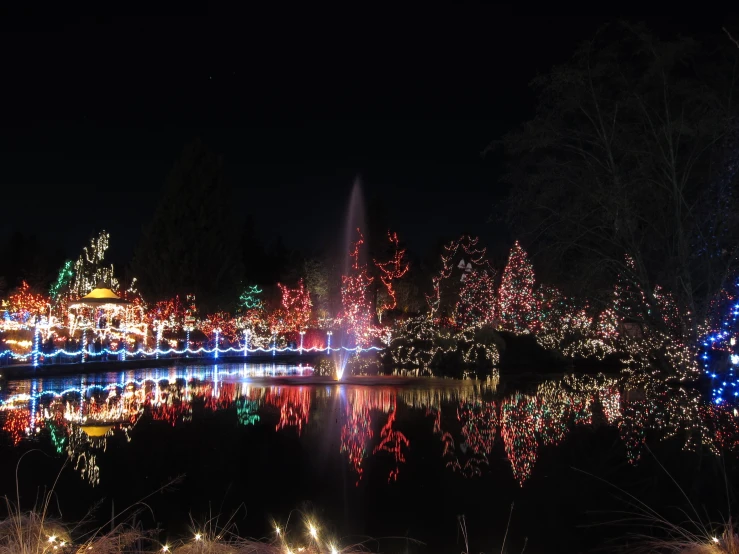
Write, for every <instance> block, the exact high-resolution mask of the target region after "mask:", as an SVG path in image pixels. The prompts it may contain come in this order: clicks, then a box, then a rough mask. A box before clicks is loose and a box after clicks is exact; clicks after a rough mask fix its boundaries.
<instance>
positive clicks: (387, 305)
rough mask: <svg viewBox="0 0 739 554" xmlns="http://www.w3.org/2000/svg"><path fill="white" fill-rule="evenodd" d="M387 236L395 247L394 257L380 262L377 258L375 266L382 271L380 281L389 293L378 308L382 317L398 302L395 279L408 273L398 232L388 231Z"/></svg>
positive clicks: (378, 313) (378, 312) (379, 315)
mask: <svg viewBox="0 0 739 554" xmlns="http://www.w3.org/2000/svg"><path fill="white" fill-rule="evenodd" d="M387 238H388V240H389V241H390V243H391V244H392V245H393V247H394V253H393V256H392V258H390V260H388V261H387V262H378V261H377V260H375V267H377V269H378V271H379V273H380V281H381V282H382V284H383V285H384V286H385V289H386V290H387V295H388V301H387V302H383V303H382V304H381V305H380V306H378V308H377V315H378V317H379V318H380V319H382V314H383V312H387V311H389V310H394V309H395V307H396V306H397V304H398V300H397V297H396V295H395V290H394V288H393V281H396V280H398V279H400V278H401V277H403V275H405V274H406V273H408V268H409V267H410V266H409V265H408V262H406V261H405V249H403V250H401V249H400V247H399V246H398V233H391V232H390V231H388V232H387Z"/></svg>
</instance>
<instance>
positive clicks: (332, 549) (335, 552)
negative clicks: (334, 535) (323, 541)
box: [329, 544, 339, 554]
mask: <svg viewBox="0 0 739 554" xmlns="http://www.w3.org/2000/svg"><path fill="white" fill-rule="evenodd" d="M329 548H330V549H331V554H339V551H338V550H336V547H335V546H334V545H333V544H332V545H331V546H329Z"/></svg>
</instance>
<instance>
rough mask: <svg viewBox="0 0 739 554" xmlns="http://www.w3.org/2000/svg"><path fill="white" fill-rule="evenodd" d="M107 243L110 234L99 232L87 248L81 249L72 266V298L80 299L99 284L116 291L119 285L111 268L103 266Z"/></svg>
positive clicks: (70, 291) (70, 288) (70, 290)
mask: <svg viewBox="0 0 739 554" xmlns="http://www.w3.org/2000/svg"><path fill="white" fill-rule="evenodd" d="M109 242H110V234H109V233H108V232H106V231H101V232H100V234H99V235H98V236H97V237H96V238H94V239H92V240H91V241H90V245H89V246H85V247H84V248H83V249H82V254H80V257H79V258H78V259H77V261H76V262H75V264H74V277H73V278H72V280H71V283H70V286H69V293H70V295H71V297H72V298H82V297H83V296H85V295H86V294H87V293H89V292H90V291H91V290H92V289H94V288H95V287H96V286H97V285H98V283H101V282H102V283H106V284H107V285H110V289H111V290H113V291H117V290H118V288H119V284H118V280H117V279H116V278H115V276H114V275H113V266H112V265H111V266H103V260H104V259H105V252H106V251H107V250H108V246H109Z"/></svg>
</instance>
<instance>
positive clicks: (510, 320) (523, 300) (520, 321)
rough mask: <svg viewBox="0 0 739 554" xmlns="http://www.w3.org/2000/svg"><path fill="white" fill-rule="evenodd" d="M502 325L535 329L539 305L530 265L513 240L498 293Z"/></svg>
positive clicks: (519, 330)
mask: <svg viewBox="0 0 739 554" xmlns="http://www.w3.org/2000/svg"><path fill="white" fill-rule="evenodd" d="M498 301H499V302H500V319H501V321H502V325H503V328H504V329H505V330H507V331H513V332H515V333H536V332H537V331H538V330H539V326H540V321H539V306H538V302H537V299H536V296H535V294H534V268H533V266H532V265H531V262H529V259H528V255H527V254H526V252H525V251H524V249H523V248H521V245H520V244H519V243H518V241H516V242H515V243H514V245H513V248H511V252H510V254H509V256H508V263H507V264H506V267H505V270H504V271H503V278H502V282H501V284H500V290H499V293H498Z"/></svg>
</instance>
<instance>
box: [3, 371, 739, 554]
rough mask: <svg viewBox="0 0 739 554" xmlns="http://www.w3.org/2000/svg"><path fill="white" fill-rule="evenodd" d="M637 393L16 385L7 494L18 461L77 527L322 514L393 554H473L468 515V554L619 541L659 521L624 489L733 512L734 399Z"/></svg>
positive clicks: (194, 374)
mask: <svg viewBox="0 0 739 554" xmlns="http://www.w3.org/2000/svg"><path fill="white" fill-rule="evenodd" d="M622 388H623V387H622V385H621V384H620V383H618V382H617V381H616V379H613V378H608V377H599V378H594V377H587V376H585V377H564V378H560V379H555V380H550V381H545V382H538V383H526V384H520V383H519V384H516V385H514V384H512V383H510V382H508V383H507V382H506V381H505V379H504V380H498V379H491V380H488V381H452V380H437V379H429V378H425V379H424V378H421V379H402V378H395V377H375V378H361V377H360V378H352V379H350V380H348V381H347V382H343V383H341V384H338V383H336V382H333V381H330V380H327V379H322V378H319V377H313V376H312V375H311V373H310V372H309V371H308V372H306V371H304V370H303V368H299V367H294V366H293V367H288V366H274V365H269V366H263V365H254V364H226V365H218V366H212V365H211V366H197V367H196V366H193V367H180V368H159V369H148V370H137V371H131V372H125V373H115V374H103V375H77V376H73V377H63V378H61V377H60V378H45V379H34V380H26V381H12V382H8V383H7V384H6V386H5V387H4V388H3V390H2V391H0V397H1V398H2V401H3V404H2V410H0V424H1V427H2V434H1V437H2V438H1V439H0V441H1V443H0V470H1V471H0V494H3V495H9V496H11V497H12V498H15V496H16V492H15V491H16V489H15V486H16V468H17V472H18V483H19V487H20V496H21V503H22V505H23V507H24V508H30V507H31V506H32V505H33V503H34V501H35V500H36V498H37V497H38V496H39V495H40V494H43V492H44V491H45V490H49V489H50V488H51V487H52V486H53V485H54V482H55V480H56V479H57V477H58V482H57V483H56V486H55V489H54V490H55V491H56V494H55V500H54V505H53V511H54V512H57V513H60V515H61V517H62V518H63V519H65V520H67V521H76V520H80V519H82V518H83V517H84V516H85V515H86V513H87V512H88V510H89V509H90V508H92V507H93V506H95V507H96V511H95V512H94V516H93V518H94V520H95V521H96V522H97V523H98V524H102V523H105V522H106V521H108V520H109V519H110V517H111V514H119V513H120V512H122V511H123V510H124V509H125V508H127V507H128V506H132V505H133V504H135V503H136V502H137V501H139V500H140V499H142V498H145V497H147V498H146V505H147V508H146V509H145V510H144V511H142V512H141V513H139V514H138V515H137V520H138V521H139V522H141V523H142V524H143V525H144V526H145V527H147V528H159V529H160V533H159V538H160V539H161V540H163V541H165V540H167V539H168V538H174V537H182V536H189V534H191V532H192V529H193V528H197V527H198V526H199V525H202V524H203V523H204V522H205V521H206V520H208V519H210V518H211V517H214V516H219V520H218V523H219V524H220V525H225V524H227V523H229V522H231V523H235V524H236V525H237V527H238V532H239V534H241V535H242V536H250V537H265V536H269V534H270V533H272V532H273V529H274V522H278V523H280V524H281V525H283V526H284V525H285V523H287V522H288V519H289V520H290V525H293V526H296V527H300V524H299V523H297V522H299V521H300V518H301V514H307V515H310V516H313V517H316V518H317V519H318V520H319V521H321V522H322V524H323V525H324V526H325V528H326V531H325V532H326V533H330V534H332V535H333V536H335V537H337V538H340V539H341V542H343V543H344V544H353V543H356V542H360V541H362V540H365V539H366V538H367V537H373V538H375V539H377V542H369V543H367V547H368V548H370V549H372V550H375V551H377V550H380V551H383V552H396V551H403V552H452V551H456V552H460V551H462V550H464V549H465V548H466V547H465V543H464V539H463V533H462V531H461V526H460V522H461V521H463V523H464V527H465V528H466V532H467V535H468V540H469V552H483V551H484V552H500V551H501V546H502V544H503V539H504V536H506V529H507V530H508V532H507V536H506V539H505V541H506V550H507V551H508V552H520V551H521V549H523V548H524V547H525V548H526V552H579V551H588V550H591V549H593V548H595V547H601V546H608V545H610V544H614V545H623V544H624V543H625V542H626V541H627V540H628V537H627V535H628V533H629V532H631V531H637V530H638V531H641V532H643V531H644V529H636V528H635V527H634V526H633V525H629V526H626V527H623V526H619V525H617V523H616V522H617V521H618V520H622V519H624V516H623V512H625V511H626V512H634V511H635V508H634V506H633V505H631V504H630V503H629V498H628V496H627V495H628V494H632V495H634V496H636V497H637V498H638V499H639V500H641V501H643V502H645V503H646V504H648V505H649V506H650V507H651V508H654V509H656V510H658V511H659V512H660V513H662V514H663V515H664V516H665V517H667V518H668V519H670V520H673V521H675V522H681V521H684V520H685V517H684V515H683V514H682V513H681V512H680V510H688V509H689V508H690V504H689V503H688V500H687V499H686V498H685V496H683V493H684V494H685V495H687V496H688V497H689V498H690V501H692V502H693V503H694V505H695V506H698V507H699V511H700V515H701V517H703V519H704V520H707V519H714V520H718V519H722V518H727V517H728V515H729V509H730V506H731V504H732V503H733V494H734V474H735V468H736V463H735V461H736V457H735V452H736V450H735V449H736V446H737V444H738V442H737V441H738V439H739V433H738V432H737V424H736V418H735V413H733V410H732V409H727V408H719V407H716V406H711V405H706V404H703V403H702V401H701V400H700V398H699V397H698V396H697V395H695V394H693V393H691V392H690V391H685V390H682V389H681V390H679V391H677V392H676V391H665V390H658V389H654V390H651V389H646V390H636V391H630V392H629V393H624V392H623V391H622ZM24 454H25V456H24ZM22 456H23V457H22ZM21 457H22V459H21ZM19 460H20V462H19ZM673 478H674V479H675V481H677V483H678V484H679V487H678V485H676V484H675V483H674V482H673ZM165 485H170V486H166V488H165V489H163V490H160V489H161V488H162V487H163V486H165ZM681 488H682V491H681ZM706 514H708V517H706ZM232 516H233V517H232ZM461 516H464V518H463V520H461V519H460V518H461ZM118 518H119V519H120V518H121V516H120V515H119V516H118ZM407 539H414V541H420V543H423V544H419V543H417V542H412V541H410V540H407ZM455 549H456V550H455Z"/></svg>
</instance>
